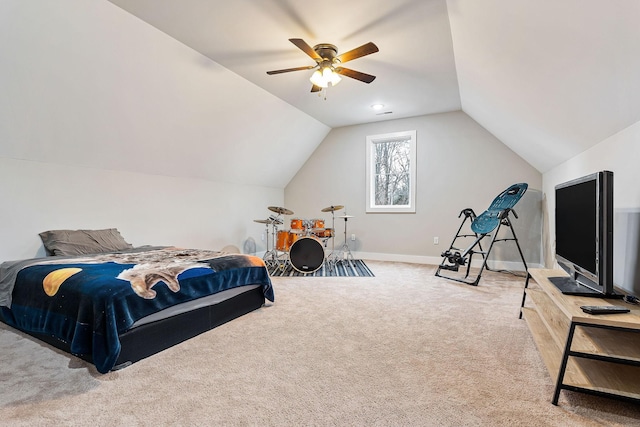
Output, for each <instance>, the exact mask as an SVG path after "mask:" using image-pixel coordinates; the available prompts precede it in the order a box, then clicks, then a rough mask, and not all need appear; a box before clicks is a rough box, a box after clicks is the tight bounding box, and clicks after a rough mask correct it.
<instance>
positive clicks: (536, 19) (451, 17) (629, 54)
mask: <svg viewBox="0 0 640 427" xmlns="http://www.w3.org/2000/svg"><path fill="white" fill-rule="evenodd" d="M110 1H111V2H112V3H114V4H116V5H118V6H120V7H122V8H123V9H125V10H127V11H129V12H130V13H132V14H134V15H135V16H137V17H139V18H140V19H142V20H144V21H146V22H148V23H149V24H151V25H153V26H155V27H156V28H158V29H160V30H161V31H163V32H165V33H167V34H168V35H170V36H172V37H174V38H175V39H177V40H179V41H181V42H182V43H184V44H186V45H187V46H190V47H191V48H193V49H195V50H197V51H198V52H200V53H202V54H204V55H205V56H207V57H209V58H211V59H212V60H213V61H215V62H217V63H219V64H221V65H222V66H224V67H225V68H227V69H229V70H231V71H232V72H234V73H236V74H238V75H240V76H241V77H243V78H245V79H247V80H248V81H250V82H252V83H254V84H255V85H257V86H259V87H261V88H263V89H264V90H266V91H267V92H269V93H271V94H273V95H275V96H277V97H279V98H281V99H282V100H284V101H286V102H288V103H289V104H291V105H293V106H294V107H296V108H298V109H299V110H301V111H303V112H305V113H307V114H308V115H310V116H312V117H314V118H315V119H317V120H319V121H320V122H322V123H324V124H326V125H328V126H330V127H340V126H345V125H353V124H359V123H367V122H373V121H378V120H389V119H397V118H403V117H411V116H418V115H424V114H433V113H440V112H446V111H454V110H459V109H462V110H463V111H465V112H466V113H467V114H469V115H470V116H471V117H472V118H474V119H475V120H476V121H477V122H478V123H480V124H481V125H482V126H484V127H485V128H486V129H487V130H489V131H490V132H491V133H493V134H494V135H496V136H497V137H498V138H499V139H500V140H501V141H503V142H504V143H505V144H506V145H507V146H509V147H510V148H511V149H513V150H514V151H515V152H516V153H517V154H519V155H520V156H522V157H523V158H524V159H525V160H527V161H528V162H529V163H530V164H532V165H533V166H534V167H536V168H537V169H538V170H540V171H541V172H545V171H547V170H549V169H551V168H552V167H554V166H556V165H558V164H560V163H562V162H563V161H565V160H567V159H569V158H571V157H573V156H575V155H576V154H578V153H580V152H581V151H584V150H586V149H587V148H589V147H591V146H593V145H594V144H597V143H598V142H600V141H602V140H603V139H605V138H607V137H609V136H611V135H613V134H615V133H617V132H619V131H620V130H622V129H624V128H625V127H627V126H629V125H631V124H633V123H634V122H637V121H639V120H640V30H639V29H638V28H640V26H639V25H638V22H640V2H636V1H631V0H627V1H623V0H618V1H615V2H612V1H610V0H510V1H507V0H448V1H446V0H402V1H400V0H396V1H388V0H351V1H339V0H325V1H323V2H317V3H316V2H310V1H308V0H307V1H305V0H234V1H212V0H181V1H177V0H110ZM314 3H316V4H317V5H318V6H315V7H314V6H312V5H313V4H314ZM289 38H302V39H304V40H305V41H306V42H307V43H308V44H309V45H311V46H313V45H315V44H318V43H331V44H334V45H336V46H337V47H338V49H339V53H340V52H345V51H347V50H351V49H353V48H355V47H358V46H360V45H362V44H364V43H366V42H369V41H372V42H374V43H375V44H376V45H377V46H378V47H379V49H380V51H379V52H378V53H375V54H372V55H369V56H366V57H363V58H359V59H356V60H354V61H352V62H349V63H347V64H346V66H347V67H349V68H353V69H355V70H358V71H363V72H366V73H368V74H373V75H376V76H377V79H376V80H375V81H373V82H372V83H371V84H365V83H362V82H359V81H356V80H352V79H349V78H343V81H342V82H341V83H340V84H339V85H337V86H336V87H335V88H329V90H328V92H327V93H326V100H325V99H323V97H318V95H317V94H312V93H310V92H309V90H310V88H311V84H310V83H309V80H308V79H309V77H310V75H311V71H297V72H292V73H286V74H279V75H273V76H268V75H267V74H266V71H268V70H275V69H282V68H290V67H297V66H304V65H313V64H314V62H313V60H311V59H310V58H309V57H307V56H306V55H305V54H304V53H303V52H302V51H301V50H299V49H298V48H297V47H295V46H294V45H293V44H291V43H290V42H289V41H288V39H289ZM375 103H383V104H385V105H386V108H385V109H384V110H382V112H391V113H390V114H382V115H377V114H379V112H376V111H374V110H372V109H371V108H370V106H371V105H372V104H375Z"/></svg>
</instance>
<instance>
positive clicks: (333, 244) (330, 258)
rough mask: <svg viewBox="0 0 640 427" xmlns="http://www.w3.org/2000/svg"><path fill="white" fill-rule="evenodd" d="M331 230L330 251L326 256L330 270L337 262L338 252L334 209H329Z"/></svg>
mask: <svg viewBox="0 0 640 427" xmlns="http://www.w3.org/2000/svg"><path fill="white" fill-rule="evenodd" d="M331 230H332V231H333V236H331V253H330V254H329V256H328V257H327V264H328V265H329V271H332V270H333V268H334V267H335V265H336V262H338V254H337V253H336V237H335V236H336V212H335V211H334V210H332V211H331Z"/></svg>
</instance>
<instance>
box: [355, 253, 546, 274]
mask: <svg viewBox="0 0 640 427" xmlns="http://www.w3.org/2000/svg"><path fill="white" fill-rule="evenodd" d="M352 254H353V257H354V258H356V259H363V260H371V261H394V262H408V263H413V264H430V265H440V263H441V262H442V258H441V257H434V256H424V255H402V254H385V253H377V252H352ZM487 264H488V265H489V268H491V269H492V270H509V271H524V266H523V265H522V262H518V261H499V260H497V261H496V260H489V262H488V263H487ZM471 266H472V267H478V268H480V267H481V266H482V259H481V258H478V259H475V260H473V262H472V263H471ZM527 267H529V268H544V266H543V265H542V264H540V263H527Z"/></svg>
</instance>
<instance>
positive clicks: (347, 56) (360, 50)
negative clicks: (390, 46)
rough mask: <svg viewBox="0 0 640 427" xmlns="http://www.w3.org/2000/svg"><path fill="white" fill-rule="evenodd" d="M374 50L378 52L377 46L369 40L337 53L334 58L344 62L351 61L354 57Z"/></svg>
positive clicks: (369, 53) (359, 56)
mask: <svg viewBox="0 0 640 427" xmlns="http://www.w3.org/2000/svg"><path fill="white" fill-rule="evenodd" d="M376 52H378V46H376V45H375V44H373V43H371V42H369V43H367V44H363V45H362V46H360V47H357V48H355V49H353V50H350V51H349V52H345V53H343V54H342V55H338V56H337V57H336V59H338V60H339V61H340V62H342V63H343V64H344V63H345V62H347V61H352V60H354V59H356V58H361V57H363V56H366V55H371V54H372V53H376Z"/></svg>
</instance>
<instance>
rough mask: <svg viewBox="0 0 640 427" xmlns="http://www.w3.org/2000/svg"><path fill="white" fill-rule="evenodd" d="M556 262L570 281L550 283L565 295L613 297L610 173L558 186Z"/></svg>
mask: <svg viewBox="0 0 640 427" xmlns="http://www.w3.org/2000/svg"><path fill="white" fill-rule="evenodd" d="M555 190H556V210H555V214H556V221H555V223H556V259H557V261H558V263H559V264H560V265H561V266H562V267H563V268H564V269H565V270H566V271H567V272H568V273H569V275H570V277H568V278H567V277H558V278H553V280H551V278H550V280H551V281H552V282H553V283H554V284H555V285H556V286H557V287H558V289H560V290H561V291H562V292H563V293H565V294H570V295H584V296H598V295H599V296H602V295H605V296H616V294H615V292H614V289H613V172H610V171H601V172H598V173H594V174H591V175H587V176H583V177H581V178H578V179H574V180H572V181H569V182H565V183H562V184H559V185H557V186H556V188H555Z"/></svg>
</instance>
